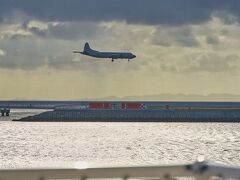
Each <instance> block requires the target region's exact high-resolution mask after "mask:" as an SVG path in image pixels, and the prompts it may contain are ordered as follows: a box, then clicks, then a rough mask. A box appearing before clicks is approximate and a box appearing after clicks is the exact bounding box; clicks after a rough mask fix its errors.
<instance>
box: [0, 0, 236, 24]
mask: <svg viewBox="0 0 240 180" xmlns="http://www.w3.org/2000/svg"><path fill="white" fill-rule="evenodd" d="M14 11H23V12H24V13H26V14H27V15H28V16H31V17H33V18H36V19H39V20H43V21H95V22H96V21H97V22H99V21H112V20H117V21H119V20H120V21H122V20H125V21H127V22H129V23H141V24H166V25H181V24H198V23H202V22H206V21H208V20H209V19H210V18H211V15H212V13H214V12H226V13H227V14H231V15H232V16H236V17H239V15H240V13H239V12H240V2H239V1H237V0H228V1H226V0H211V1H209V0H201V1H199V0H168V1H167V0H165V1H159V0H151V1H146V0H131V1H128V0H101V1H99V0H87V1H85V0H51V1H48V0H42V1H38V0H1V6H0V19H1V20H2V21H3V20H4V18H5V17H6V16H7V15H9V13H11V12H14ZM228 19H229V18H228Z"/></svg>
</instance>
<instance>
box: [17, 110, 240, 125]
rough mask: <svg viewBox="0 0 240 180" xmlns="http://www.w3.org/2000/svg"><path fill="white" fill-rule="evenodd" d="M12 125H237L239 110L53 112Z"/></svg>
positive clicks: (23, 119) (26, 118)
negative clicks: (97, 123) (75, 123)
mask: <svg viewBox="0 0 240 180" xmlns="http://www.w3.org/2000/svg"><path fill="white" fill-rule="evenodd" d="M14 121H29V122H56V121H57V122H78V121H79V122H240V109H234V108H228V109H224V108H217V109H216V108H211V109H204V108H202V109H184V108H182V109H164V110H146V109H144V110H104V109H101V110H88V109H87V110H86V109H84V110H54V111H48V112H43V113H40V114H38V115H34V116H29V117H25V118H22V119H19V120H14Z"/></svg>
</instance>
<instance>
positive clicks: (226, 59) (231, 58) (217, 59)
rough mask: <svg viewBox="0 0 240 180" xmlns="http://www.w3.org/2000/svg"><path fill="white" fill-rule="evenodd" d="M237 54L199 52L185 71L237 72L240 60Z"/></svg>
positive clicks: (190, 60)
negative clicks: (221, 54) (224, 54)
mask: <svg viewBox="0 0 240 180" xmlns="http://www.w3.org/2000/svg"><path fill="white" fill-rule="evenodd" d="M239 60H240V59H239V57H238V56H237V55H232V54H231V55H226V56H220V55H219V54H217V53H207V54H198V55H196V56H195V57H193V58H191V59H189V65H188V66H187V67H185V68H183V70H184V71H185V72H212V73H216V72H236V70H237V69H238V65H237V62H239Z"/></svg>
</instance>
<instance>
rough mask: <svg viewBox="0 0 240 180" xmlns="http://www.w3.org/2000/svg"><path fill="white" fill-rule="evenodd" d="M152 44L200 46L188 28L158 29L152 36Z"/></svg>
mask: <svg viewBox="0 0 240 180" xmlns="http://www.w3.org/2000/svg"><path fill="white" fill-rule="evenodd" d="M152 43H153V44H155V45H160V46H173V45H177V46H184V47H198V46H200V43H199V42H198V40H197V38H196V37H195V35H194V34H193V33H192V30H191V27H188V26H181V27H177V28H168V29H166V28H161V27H159V28H158V29H157V30H156V32H155V33H154V34H153V37H152Z"/></svg>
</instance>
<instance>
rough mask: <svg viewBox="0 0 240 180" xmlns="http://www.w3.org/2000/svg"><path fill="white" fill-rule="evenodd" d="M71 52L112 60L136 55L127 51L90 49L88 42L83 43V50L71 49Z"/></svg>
mask: <svg viewBox="0 0 240 180" xmlns="http://www.w3.org/2000/svg"><path fill="white" fill-rule="evenodd" d="M73 53H80V54H83V55H86V56H91V57H96V58H110V59H112V62H114V60H115V59H128V61H130V59H133V58H135V57H136V56H135V55H134V54H132V53H129V52H100V51H96V50H93V49H91V47H90V46H89V44H88V43H85V46H84V49H83V52H80V51H73Z"/></svg>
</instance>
